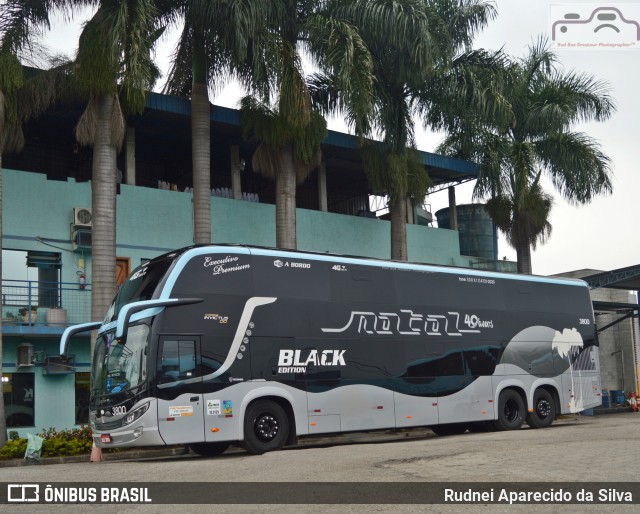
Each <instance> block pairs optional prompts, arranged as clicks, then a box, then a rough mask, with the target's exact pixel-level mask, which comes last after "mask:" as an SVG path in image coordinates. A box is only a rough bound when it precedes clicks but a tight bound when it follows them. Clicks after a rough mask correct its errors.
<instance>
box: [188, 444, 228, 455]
mask: <svg viewBox="0 0 640 514" xmlns="http://www.w3.org/2000/svg"><path fill="white" fill-rule="evenodd" d="M229 444H230V443H193V444H190V445H189V448H190V449H191V451H192V452H193V453H197V454H198V455H200V456H201V457H216V456H218V455H221V454H223V453H224V452H225V451H226V450H227V448H229Z"/></svg>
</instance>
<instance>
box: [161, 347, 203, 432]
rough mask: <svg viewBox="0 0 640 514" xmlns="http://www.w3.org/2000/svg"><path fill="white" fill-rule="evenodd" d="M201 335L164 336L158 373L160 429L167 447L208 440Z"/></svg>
mask: <svg viewBox="0 0 640 514" xmlns="http://www.w3.org/2000/svg"><path fill="white" fill-rule="evenodd" d="M200 361H201V355H200V336H192V335H189V336H184V335H178V336H162V337H161V338H160V347H159V351H158V363H157V370H156V380H157V397H158V430H159V431H160V436H161V437H162V439H163V440H164V442H165V443H166V444H182V443H194V442H203V441H204V402H203V398H202V376H201V362H200Z"/></svg>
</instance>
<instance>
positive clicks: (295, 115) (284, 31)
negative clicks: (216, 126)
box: [240, 0, 373, 249]
mask: <svg viewBox="0 0 640 514" xmlns="http://www.w3.org/2000/svg"><path fill="white" fill-rule="evenodd" d="M345 3H349V2H348V1H341V0H336V1H330V2H317V1H312V0H281V6H282V8H281V9H278V10H277V11H276V12H275V16H276V18H275V19H267V20H266V22H265V23H264V25H263V26H262V27H260V29H261V30H259V31H257V32H256V33H255V36H254V38H253V39H252V42H251V43H252V44H251V47H250V53H249V56H248V57H249V58H248V60H247V65H246V66H245V67H244V68H242V69H240V76H241V78H242V79H243V81H244V84H245V85H246V87H247V88H248V89H249V90H250V91H251V96H247V97H245V98H244V99H243V100H242V102H241V113H242V120H243V125H244V132H245V136H248V135H249V134H252V135H253V136H254V137H255V138H256V139H257V140H258V141H259V147H258V149H257V150H256V152H255V154H254V158H253V169H254V171H258V172H260V173H262V174H263V175H265V176H266V177H269V178H272V179H274V180H275V182H276V246H277V247H279V248H291V249H295V248H296V245H297V243H296V184H299V183H301V182H302V181H304V180H305V179H306V177H307V176H308V174H309V173H310V171H311V170H313V168H315V167H316V166H317V165H318V164H319V162H320V158H321V155H320V144H321V142H322V140H323V139H324V138H325V135H326V122H325V121H324V119H323V118H322V116H321V115H320V113H319V112H318V111H317V110H316V109H314V107H313V105H312V100H311V91H310V88H309V86H310V80H309V79H310V77H307V76H306V75H305V72H304V69H303V66H302V56H303V55H304V56H306V57H308V58H309V59H310V60H311V61H312V64H313V65H315V66H316V67H317V68H318V69H319V70H320V71H321V72H323V73H324V74H325V75H326V76H327V77H331V79H332V81H333V84H334V86H335V87H336V88H337V89H338V90H340V91H341V100H340V102H341V105H342V106H348V108H347V110H348V112H350V113H351V115H352V116H354V117H359V116H362V113H364V112H366V111H367V110H368V109H369V108H370V93H371V86H372V77H371V60H370V56H369V52H368V51H367V49H366V48H365V46H364V44H363V42H362V40H361V38H360V36H359V34H358V31H357V29H356V28H355V26H354V25H353V24H352V23H350V22H348V21H347V20H345V19H344V18H343V17H341V16H340V15H339V9H338V8H339V7H340V6H341V5H342V4H345ZM367 14H368V15H369V16H373V14H372V13H367Z"/></svg>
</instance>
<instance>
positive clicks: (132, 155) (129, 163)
mask: <svg viewBox="0 0 640 514" xmlns="http://www.w3.org/2000/svg"><path fill="white" fill-rule="evenodd" d="M126 137H127V140H126V147H125V178H124V179H125V183H126V184H129V185H130V186H135V185H136V129H135V128H133V127H127V136H126Z"/></svg>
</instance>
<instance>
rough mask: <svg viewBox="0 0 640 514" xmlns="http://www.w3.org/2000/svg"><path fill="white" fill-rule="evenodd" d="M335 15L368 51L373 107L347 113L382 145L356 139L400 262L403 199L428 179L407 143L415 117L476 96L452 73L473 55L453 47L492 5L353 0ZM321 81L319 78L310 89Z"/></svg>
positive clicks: (455, 0)
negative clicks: (367, 113)
mask: <svg viewBox="0 0 640 514" xmlns="http://www.w3.org/2000/svg"><path fill="white" fill-rule="evenodd" d="M340 13H341V14H342V15H344V16H345V17H346V18H347V19H349V20H351V21H352V22H353V23H354V25H356V26H357V27H358V30H359V32H360V34H361V36H362V38H363V40H364V42H365V43H366V45H367V48H368V49H369V51H370V52H371V56H372V61H373V74H374V77H375V80H374V82H373V100H374V107H373V111H372V116H371V117H370V118H369V119H366V120H363V119H362V118H360V119H357V118H354V121H356V123H355V125H356V127H355V128H356V131H357V133H358V134H360V135H362V136H381V139H382V144H377V145H375V144H371V143H364V144H363V166H364V168H365V171H366V172H367V175H368V178H369V182H370V184H371V187H372V189H373V190H374V191H375V192H376V193H378V194H385V195H387V196H388V197H389V210H390V215H391V258H392V259H397V260H404V261H406V260H407V258H408V253H407V235H406V220H407V199H409V201H410V202H411V203H412V204H414V205H415V204H416V203H418V202H421V201H422V200H423V199H424V197H425V195H426V193H427V190H428V188H429V187H430V184H431V182H430V179H429V176H428V174H427V172H426V170H425V168H424V166H423V165H422V164H421V163H420V162H419V159H418V157H417V152H416V149H415V119H416V117H417V116H418V115H422V116H423V117H424V118H425V120H426V121H427V122H429V120H430V118H429V117H428V114H429V111H438V112H439V111H440V110H441V109H443V108H445V107H446V106H447V104H456V105H457V104H459V103H461V102H462V101H464V103H465V104H468V103H470V102H471V101H472V100H474V101H475V100H477V99H476V98H475V96H474V95H477V94H478V92H477V91H474V92H473V94H471V91H470V88H469V86H470V85H473V84H472V83H470V82H468V81H467V82H466V85H467V87H466V88H462V87H457V86H458V84H456V83H455V82H454V80H453V78H459V77H460V76H462V73H463V71H464V72H465V73H466V74H468V75H471V77H473V74H472V73H470V71H469V70H470V68H469V67H468V66H464V65H466V64H468V63H472V62H473V63H474V64H476V65H477V64H478V63H477V62H476V61H479V60H480V59H479V54H478V53H475V54H474V53H469V54H462V55H458V53H459V51H460V50H461V49H463V48H465V47H468V46H469V45H470V44H471V41H472V38H473V36H474V34H475V33H476V31H477V30H478V29H480V28H482V27H484V26H485V25H486V23H487V22H488V20H489V19H490V18H491V17H493V15H494V14H495V10H494V9H493V7H491V6H489V5H487V4H486V3H484V2H482V1H480V0H402V1H397V2H388V1H386V0H356V1H354V2H349V3H347V5H345V6H343V7H342V8H341V9H340ZM373 13H375V15H373ZM456 58H457V60H456ZM451 70H455V71H456V73H455V74H452V72H451ZM445 78H446V79H447V80H446V86H444V87H443V84H445ZM329 83H330V81H327V80H326V79H325V83H324V84H323V83H322V79H321V80H319V81H318V82H317V83H316V90H317V91H322V90H323V89H326V88H327V85H328V84H329ZM436 84H437V85H438V86H439V87H436ZM452 86H456V87H452ZM336 94H337V92H334V93H333V94H332V95H328V98H329V99H331V98H332V97H333V98H335V97H336ZM319 96H321V95H319ZM465 96H469V98H465ZM481 96H482V95H481ZM482 101H483V102H486V100H482ZM325 105H327V103H326V102H325ZM329 106H331V105H330V103H329ZM358 122H360V123H358Z"/></svg>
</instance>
